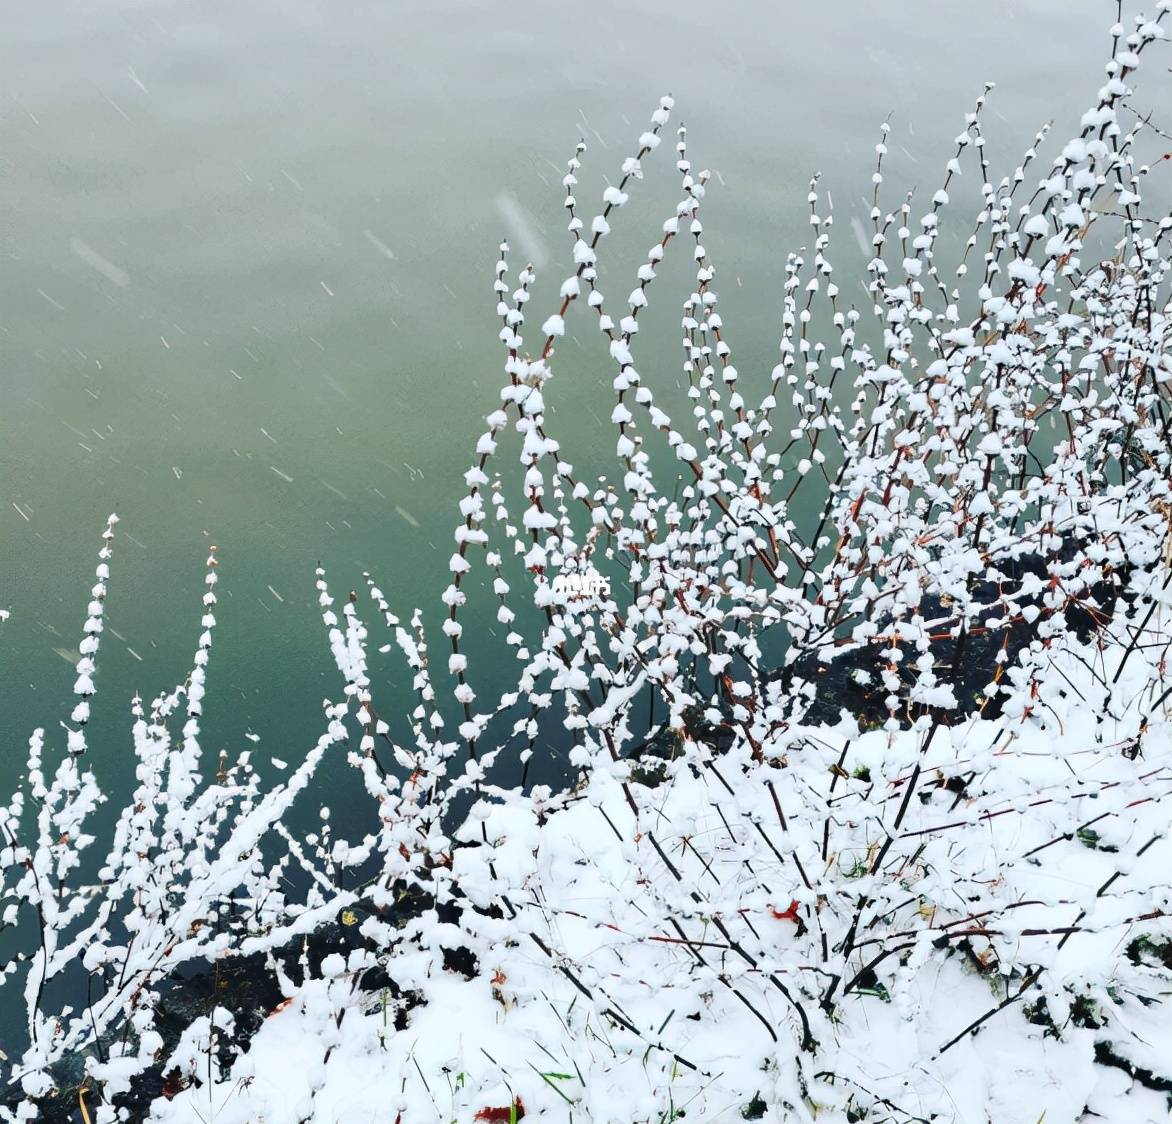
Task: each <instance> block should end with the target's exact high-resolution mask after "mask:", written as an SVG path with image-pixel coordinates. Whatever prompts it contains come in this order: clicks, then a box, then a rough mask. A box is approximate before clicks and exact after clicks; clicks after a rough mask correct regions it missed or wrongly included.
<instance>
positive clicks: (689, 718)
mask: <svg viewBox="0 0 1172 1124" xmlns="http://www.w3.org/2000/svg"><path fill="white" fill-rule="evenodd" d="M719 709H721V710H722V711H727V708H724V707H722V708H719ZM683 717H684V724H685V726H686V727H687V730H688V733H689V734H690V735H691V736H692V737H693V738H694V739H695V740H696V741H698V742H701V743H702V744H704V745H706V746H708V748H709V749H711V750H712V752H713V753H715V754H721V753H727V752H728V750H729V749H730V748H731V747H732V744H733V742H735V741H736V731H735V730H734V728H733V726H732V724H731V715H727V714H726V718H727V719H729V720H726V721H724V722H721V723H719V724H717V723H713V722H710V721H708V719H707V718H705V716H704V711H703V710H702V709H701V708H700V707H696V706H690V707H685V709H684V714H683ZM683 752H684V748H683V743H682V741H681V740H680V737H679V734H678V733H677V732H676V731H675V730H673V729H671V728H670V727H668V726H660V727H658V728H657V729H656V730H654V731H652V732H651V733H650V734H649V735H648V736H647V737H646V738H645V739H644V740H643V741H641V742H640V743H639V744H638V745H636V746H635V747H634V748H633V749H631V750H629V751H628V752H627V753H626V754H625V755H624V756H625V759H626V760H628V761H630V762H631V763H632V768H631V780H633V781H635V782H636V783H638V784H642V785H646V786H647V787H648V788H654V787H655V786H656V785H659V784H662V783H663V782H664V780H665V779H666V777H667V764H668V762H671V761H674V760H675V759H676V758H677V757H679V756H681V755H682V754H683Z"/></svg>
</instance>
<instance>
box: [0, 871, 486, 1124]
mask: <svg viewBox="0 0 1172 1124" xmlns="http://www.w3.org/2000/svg"><path fill="white" fill-rule="evenodd" d="M432 904H433V903H432V902H431V901H430V899H427V898H426V897H425V896H424V895H422V894H419V893H414V894H413V893H411V892H410V891H404V892H403V893H402V894H400V895H399V897H398V900H397V902H396V907H395V910H394V912H393V914H392V915H390V916H388V914H387V912H386V911H381V910H379V909H378V908H377V907H375V906H374V905H373V904H372V903H370V902H367V901H360V902H356V903H354V904H353V905H351V906H349V907H348V908H347V909H344V910H342V911H341V913H340V914H339V915H338V917H337V919H336V920H334V921H331V922H328V923H326V924H324V925H322V926H320V927H319V928H317V929H316V930H314V931H313V932H312V933H310V934H308V935H307V936H305V937H299V938H296V939H295V940H292V941H290V942H289V943H288V944H286V945H284V946H282V947H280V948H278V949H276V950H274V951H273V953H272V954H271V955H272V960H271V961H270V958H269V956H268V955H266V954H263V953H255V954H253V955H249V956H226V957H222V958H220V959H217V960H216V961H214V962H210V963H209V962H208V961H196V962H192V963H190V964H185V965H183V966H182V967H181V968H179V969H177V970H176V971H175V972H174V973H173V974H172V975H170V976H168V977H167V978H165V979H164V980H162V981H160V982H159V983H158V984H156V985H155V987H154V992H155V994H156V996H157V998H156V1000H155V1007H154V1011H155V1030H156V1031H157V1032H158V1033H159V1035H160V1036H161V1037H162V1039H163V1049H162V1050H161V1051H160V1053H161V1055H162V1056H163V1057H166V1056H168V1055H169V1054H170V1052H171V1050H172V1049H173V1048H174V1047H175V1045H176V1044H177V1043H178V1041H179V1039H180V1037H181V1036H182V1034H183V1032H184V1031H185V1030H186V1029H187V1028H188V1027H189V1026H191V1025H192V1023H193V1022H195V1020H196V1019H198V1018H203V1017H210V1016H211V1015H212V1014H213V1013H214V1012H215V1011H217V1010H219V1011H228V1012H230V1013H231V1015H232V1028H231V1031H230V1032H228V1033H224V1034H223V1035H222V1036H221V1037H220V1038H219V1039H218V1041H217V1047H216V1061H217V1062H218V1064H219V1065H220V1067H221V1069H226V1068H228V1067H230V1066H231V1065H232V1062H233V1061H234V1060H235V1058H236V1057H237V1056H238V1054H240V1053H242V1052H247V1050H248V1048H249V1044H250V1042H251V1040H252V1037H253V1035H255V1034H256V1032H257V1030H259V1029H260V1026H261V1024H262V1023H263V1022H264V1020H265V1019H266V1018H267V1017H268V1016H269V1015H270V1014H272V1013H273V1011H274V1010H275V1009H276V1008H277V1007H278V1005H279V1004H280V1003H281V1002H282V1000H283V999H284V998H285V997H284V994H283V992H282V990H281V987H280V984H279V983H278V974H277V972H276V970H275V968H274V963H275V964H276V965H279V966H280V968H281V970H282V971H283V972H284V973H285V974H286V975H288V976H289V978H290V979H292V980H293V981H294V982H295V983H297V982H300V981H301V979H302V976H303V968H302V960H303V958H304V960H305V961H307V963H308V966H309V971H310V973H311V974H320V971H321V965H322V961H323V960H325V958H326V957H327V956H330V955H332V954H334V953H338V954H340V955H342V956H347V955H348V954H349V953H350V952H352V951H354V950H355V949H359V948H372V949H373V946H372V945H371V943H370V942H369V941H367V940H366V938H364V937H363V936H362V934H361V932H360V929H361V924H362V921H363V920H364V919H365V918H366V917H368V916H377V917H381V918H383V919H384V920H388V919H389V920H391V921H392V923H395V924H399V925H402V924H404V923H405V922H406V921H407V920H408V919H410V918H412V917H416V916H419V914H421V913H422V912H424V911H425V910H426V909H430V908H431V907H432ZM438 912H440V914H441V920H446V921H453V920H455V919H456V917H458V912H459V911H458V909H457V908H456V907H455V906H451V905H448V906H446V907H445V906H440V907H438ZM461 952H462V953H463V956H461ZM449 956H451V957H452V961H453V965H452V970H453V971H461V972H465V973H466V972H467V971H468V970H469V968H471V969H472V970H473V972H474V971H475V967H476V964H475V958H474V957H471V954H470V953H468V952H467V950H451V951H450V952H449V951H448V950H445V965H446V963H447V960H448V958H449ZM469 961H470V963H469ZM358 985H359V987H360V988H361V989H362V990H363V991H367V992H372V993H379V992H386V993H387V994H388V995H389V996H390V997H391V998H392V999H394V1000H395V1010H396V1028H397V1029H403V1028H404V1027H405V1026H406V1021H405V1020H406V1013H407V1011H408V1010H409V1009H410V1008H411V1007H412V1006H414V1005H415V1004H416V1003H417V1002H418V997H416V996H414V995H407V994H403V993H402V992H401V991H400V989H399V987H398V986H397V985H396V984H395V982H394V980H392V979H391V977H390V976H389V975H388V974H387V973H386V971H385V970H384V969H383V968H381V967H375V968H371V969H368V970H367V971H365V972H363V973H362V974H361V976H360V977H359V981H358ZM400 1022H401V1023H402V1026H400ZM116 1038H117V1033H115V1034H113V1035H109V1036H107V1037H106V1038H105V1039H104V1040H103V1041H102V1042H100V1043H97V1044H91V1045H90V1046H88V1047H87V1048H86V1049H85V1050H84V1051H82V1052H79V1053H76V1054H70V1055H67V1056H66V1057H64V1058H62V1059H61V1061H59V1062H57V1063H56V1064H55V1065H53V1066H52V1067H50V1070H49V1072H50V1075H51V1076H52V1078H53V1082H54V1086H55V1088H54V1090H53V1092H51V1093H50V1094H49V1095H48V1096H46V1097H44V1098H41V1099H40V1100H38V1102H37V1106H38V1110H39V1113H38V1116H37V1119H38V1121H42V1122H44V1124H66V1122H69V1124H73V1122H74V1121H76V1120H78V1119H79V1118H80V1117H79V1109H78V1091H79V1088H80V1086H81V1084H82V1082H83V1081H84V1080H85V1060H86V1058H87V1057H88V1056H90V1055H91V1054H96V1055H97V1056H99V1057H103V1058H104V1057H105V1056H106V1055H107V1053H108V1051H109V1048H110V1045H111V1044H112V1042H114V1041H115V1040H116ZM196 1083H197V1084H198V1080H197V1082H196ZM182 1087H183V1084H182V1082H181V1078H180V1075H179V1074H178V1073H177V1072H176V1071H172V1072H169V1073H167V1072H164V1071H163V1066H162V1064H161V1063H160V1064H156V1065H153V1066H151V1067H149V1068H148V1069H147V1070H146V1071H145V1072H143V1073H142V1074H140V1075H138V1076H137V1077H136V1078H135V1079H134V1082H133V1088H132V1089H131V1090H130V1091H129V1092H127V1093H123V1094H119V1095H118V1096H116V1097H114V1098H113V1099H112V1103H113V1104H114V1106H115V1107H116V1108H119V1109H125V1110H126V1112H127V1114H128V1115H127V1120H128V1121H130V1122H132V1124H133V1122H136V1121H142V1120H145V1118H146V1115H147V1113H148V1111H149V1108H150V1105H151V1102H152V1101H154V1100H156V1099H157V1098H158V1097H160V1096H174V1095H175V1094H176V1093H178V1092H179V1091H180V1089H181V1088H182ZM100 1100H101V1092H100V1090H98V1089H95V1088H88V1089H87V1092H86V1103H87V1105H88V1106H91V1107H92V1106H93V1105H94V1104H96V1103H98V1102H99V1101H100ZM20 1101H21V1093H20V1091H19V1089H18V1088H15V1087H13V1088H10V1089H8V1090H5V1092H4V1094H3V1095H2V1096H0V1105H4V1106H5V1107H8V1108H10V1109H15V1107H16V1106H17V1105H18V1104H19V1103H20Z"/></svg>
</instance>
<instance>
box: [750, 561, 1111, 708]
mask: <svg viewBox="0 0 1172 1124" xmlns="http://www.w3.org/2000/svg"><path fill="white" fill-rule="evenodd" d="M1064 553H1065V554H1071V553H1072V552H1071V551H1069V550H1068V551H1066V552H1064ZM1058 561H1059V562H1062V561H1063V557H1062V555H1060V556H1059V559H1058ZM999 570H1000V573H1001V575H1002V577H1000V578H999V579H998V580H996V581H993V580H982V581H978V582H975V583H974V584H973V586H972V588H971V590H970V593H971V596H972V598H973V602H974V605H976V606H977V607H978V611H977V612H975V613H974V614H972V616H971V618H970V622H969V624H968V625H967V626H966V627H964V628H963V629H962V627H961V626H962V621H961V618H960V615H959V614H958V613H957V612H956V610H955V608H954V606H953V604H952V602H951V601H950V600H949V599H948V598H945V597H941V596H937V595H935V594H925V595H924V596H923V598H922V599H921V602H920V607H919V612H920V615H921V616H922V617H923V619H924V621H925V622H927V623H928V624H929V625H930V627H931V633H932V640H931V644H930V646H929V652H930V654H931V655H932V658H933V664H934V669H933V670H934V672H935V674H936V677H937V681H938V682H939V683H940V684H942V685H943V684H947V685H948V686H950V687H951V688H952V691H953V694H954V695H955V697H956V703H957V705H956V707H955V709H952V710H947V711H945V710H942V709H940V708H936V709H931V708H928V707H925V706H922V705H917V704H913V703H911V702H910V690H911V688H912V686H913V685H914V683H915V676H916V672H915V669H914V667H913V666H912V658H911V657H912V655H913V654H914V653H912V652H911V651H910V649H909V650H908V651H907V658H905V660H904V661H903V662H901V663H899V664H898V665H896V674H897V675H898V676H899V680H900V688H899V690H898V691H897V692H896V694H897V695H899V696H900V699H901V703H900V706H899V707H898V708H897V710H896V713H895V718H896V720H897V721H899V722H900V723H901V724H909V725H910V724H911V722H913V721H914V720H915V719H917V718H919V717H920V716H922V715H924V714H928V713H931V714H932V716H933V717H936V718H938V719H940V720H941V721H943V722H945V723H946V724H948V723H951V722H954V721H959V720H961V719H963V718H967V717H969V716H971V715H972V714H974V713H977V712H979V713H980V714H981V715H982V716H983V717H985V718H997V717H999V716H1000V715H1001V714H1002V712H1003V707H1004V696H1003V695H1002V694H1001V693H1000V692H998V691H992V692H990V691H989V687H990V684H991V683H992V682H993V680H994V676H995V674H996V671H997V667H998V664H999V662H1004V664H1005V665H1006V666H1012V665H1013V664H1014V663H1015V662H1016V661H1017V659H1018V657H1019V656H1020V655H1021V653H1022V652H1023V651H1024V650H1025V649H1026V648H1028V647H1029V645H1030V644H1031V643H1032V642H1033V641H1034V640H1036V639H1038V637H1039V629H1040V627H1041V625H1042V623H1043V622H1044V621H1047V620H1052V619H1053V617H1054V616H1055V614H1056V613H1060V614H1061V616H1062V618H1063V621H1064V624H1065V626H1066V628H1067V629H1069V631H1070V632H1071V633H1073V634H1074V636H1075V637H1077V638H1078V639H1079V640H1080V641H1082V642H1084V643H1086V642H1088V641H1090V640H1091V639H1092V638H1093V637H1094V636H1095V635H1096V634H1097V633H1098V632H1099V630H1100V629H1101V627H1102V626H1103V624H1104V622H1105V621H1107V620H1108V619H1110V616H1111V614H1112V612H1113V611H1114V608H1115V605H1116V602H1117V601H1118V599H1119V596H1120V592H1119V590H1120V585H1121V580H1120V575H1119V574H1116V573H1108V574H1106V575H1105V576H1104V577H1103V579H1102V580H1101V581H1099V582H1097V583H1095V584H1094V585H1092V586H1091V587H1090V589H1088V590H1087V591H1086V592H1085V594H1083V595H1081V596H1080V597H1078V598H1077V599H1076V598H1071V599H1069V600H1068V601H1067V603H1066V604H1065V605H1064V606H1063V607H1062V608H1060V609H1057V610H1056V609H1052V608H1050V607H1048V606H1047V605H1045V604H1044V598H1043V593H1044V592H1047V591H1048V589H1049V585H1050V570H1049V568H1048V567H1047V564H1046V562H1045V560H1044V559H1042V558H1040V557H1038V556H1036V555H1032V556H1027V557H1025V558H1023V559H1019V560H1016V561H1013V562H1006V563H1002V564H1001V565H1000V567H999ZM1031 579H1036V580H1034V581H1031ZM1031 586H1038V587H1040V590H1039V591H1038V592H1034V593H1030V594H1022V593H1021V592H1020V591H1021V590H1022V589H1023V588H1026V589H1028V588H1030V587H1031ZM1005 598H1012V599H1013V600H1014V601H1015V602H1016V603H1017V608H1018V610H1019V612H1018V613H1016V614H1015V615H1012V616H1008V617H1007V616H1006V609H1005V601H1004V599H1005ZM1021 609H1036V610H1037V615H1036V616H1035V617H1034V619H1033V620H1032V621H1031V620H1027V619H1026V616H1025V615H1022V614H1021V612H1020V610H1021ZM884 623H885V624H886V623H889V622H884ZM889 645H890V641H888V640H881V641H877V642H875V643H872V644H865V645H863V646H861V647H849V646H846V645H845V644H844V645H843V647H842V651H841V654H840V655H834V654H833V653H832V652H827V651H826V650H825V649H822V650H819V651H808V652H803V653H801V654H799V655H798V656H797V658H796V659H793V660H792V662H790V663H789V664H787V665H786V666H785V667H784V668H781V669H779V670H778V671H776V672H774V673H772V674H771V675H770V676H769V678H770V679H774V680H779V681H780V682H781V683H782V685H783V687H784V688H785V689H786V690H789V689H791V688H792V689H796V688H797V685H798V682H799V681H801V682H803V683H805V684H807V685H808V688H807V690H808V692H809V697H810V698H811V703H810V706H809V708H808V709H807V710H806V711H805V715H804V719H803V721H805V722H807V723H809V724H811V725H821V724H828V725H833V724H835V723H837V722H838V721H839V720H840V719H841V717H842V711H844V710H845V711H846V712H847V713H848V714H849V715H850V716H851V717H852V718H854V719H855V721H857V722H858V723H859V725H860V726H861V727H862V728H863V729H868V728H873V727H877V726H881V725H882V724H883V723H885V722H886V721H887V720H888V717H889V712H888V708H887V699H888V696H889V695H890V694H891V692H890V691H889V689H888V688H887V686H886V685H885V684H884V673H885V671H886V670H887V663H888V660H887V656H886V655H885V654H884V653H885V650H886V649H887V648H888V647H889ZM1002 653H1004V660H1003V661H1001V659H1000V657H1001V655H1002ZM824 656H829V657H830V658H823V657H824Z"/></svg>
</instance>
